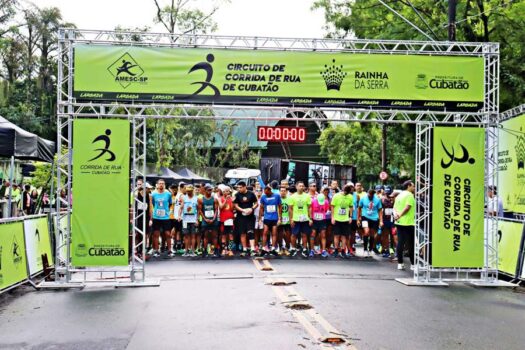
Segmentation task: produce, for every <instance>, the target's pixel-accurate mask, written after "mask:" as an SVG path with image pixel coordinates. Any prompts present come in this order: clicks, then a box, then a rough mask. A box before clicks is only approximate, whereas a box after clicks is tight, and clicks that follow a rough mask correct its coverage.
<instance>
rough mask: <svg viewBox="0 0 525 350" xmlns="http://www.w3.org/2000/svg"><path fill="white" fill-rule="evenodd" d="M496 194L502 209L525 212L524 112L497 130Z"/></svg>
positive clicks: (505, 122) (503, 123) (502, 124)
mask: <svg viewBox="0 0 525 350" xmlns="http://www.w3.org/2000/svg"><path fill="white" fill-rule="evenodd" d="M498 132H499V138H498V196H499V197H500V198H501V199H502V201H503V209H504V210H506V211H513V212H517V213H525V114H522V115H520V116H517V117H514V118H512V119H509V120H506V121H504V122H502V123H501V128H500V129H499V130H498Z"/></svg>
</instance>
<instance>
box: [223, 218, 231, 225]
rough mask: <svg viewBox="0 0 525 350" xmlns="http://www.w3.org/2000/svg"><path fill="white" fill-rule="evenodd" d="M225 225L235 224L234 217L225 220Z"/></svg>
mask: <svg viewBox="0 0 525 350" xmlns="http://www.w3.org/2000/svg"><path fill="white" fill-rule="evenodd" d="M224 226H233V219H228V220H226V221H225V222H224Z"/></svg>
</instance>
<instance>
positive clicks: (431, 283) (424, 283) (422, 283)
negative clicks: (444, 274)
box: [396, 278, 448, 287]
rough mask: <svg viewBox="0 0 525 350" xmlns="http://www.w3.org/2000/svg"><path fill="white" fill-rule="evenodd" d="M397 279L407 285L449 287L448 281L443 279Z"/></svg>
mask: <svg viewBox="0 0 525 350" xmlns="http://www.w3.org/2000/svg"><path fill="white" fill-rule="evenodd" d="M396 281H397V282H399V283H401V284H404V285H405V286H420V287H448V283H446V282H443V281H417V280H415V279H413V278H396Z"/></svg>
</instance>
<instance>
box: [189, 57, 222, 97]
mask: <svg viewBox="0 0 525 350" xmlns="http://www.w3.org/2000/svg"><path fill="white" fill-rule="evenodd" d="M213 61H215V56H213V54H211V53H209V54H208V55H207V56H206V62H199V63H196V64H195V65H194V66H193V67H191V68H190V70H189V71H188V74H190V73H192V72H195V71H204V72H205V73H206V78H205V79H204V81H195V82H193V83H191V85H200V87H199V88H198V89H197V90H196V91H195V92H194V93H193V95H192V96H195V95H198V94H200V93H201V92H202V91H204V90H205V89H206V88H210V89H212V91H213V97H218V96H220V95H221V93H220V92H219V89H217V87H216V86H215V85H213V84H212V83H211V80H212V79H213V67H212V65H211V63H213Z"/></svg>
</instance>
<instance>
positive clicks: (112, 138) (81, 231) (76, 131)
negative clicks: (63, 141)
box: [71, 119, 130, 266]
mask: <svg viewBox="0 0 525 350" xmlns="http://www.w3.org/2000/svg"><path fill="white" fill-rule="evenodd" d="M129 147H130V128H129V122H128V121H127V120H108V119H97V120H95V119H89V120H86V119H78V120H75V121H74V122H73V198H74V201H73V213H72V234H71V238H72V243H71V247H72V254H71V259H72V263H73V265H74V266H121V265H127V264H128V229H129V227H128V224H129V176H130V174H129V159H130V158H129Z"/></svg>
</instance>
